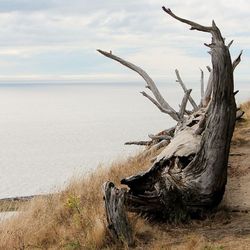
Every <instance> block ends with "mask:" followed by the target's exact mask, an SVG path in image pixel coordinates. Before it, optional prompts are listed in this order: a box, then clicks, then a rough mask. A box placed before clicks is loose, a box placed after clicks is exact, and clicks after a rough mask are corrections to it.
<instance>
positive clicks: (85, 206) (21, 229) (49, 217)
mask: <svg viewBox="0 0 250 250" xmlns="http://www.w3.org/2000/svg"><path fill="white" fill-rule="evenodd" d="M151 157H152V156H151ZM151 157H148V158H147V159H142V158H140V157H138V156H137V157H133V158H129V159H127V160H126V161H123V162H115V163H113V164H112V165H111V167H110V168H108V169H107V168H104V167H99V168H98V169H97V171H96V172H95V173H93V174H91V175H89V176H88V177H85V178H84V179H82V180H74V181H72V182H71V184H70V185H69V186H68V187H67V189H66V190H65V191H63V192H61V193H59V194H53V195H49V196H46V197H42V198H36V199H34V200H32V201H31V202H28V203H27V204H25V205H24V206H23V207H22V208H21V210H20V215H19V216H17V217H16V218H13V219H9V220H7V221H6V222H5V223H1V224H0V239H1V241H0V249H5V250H7V249H99V248H102V247H103V246H104V245H105V246H106V247H107V246H110V245H111V244H110V241H109V237H108V235H107V232H106V229H105V228H106V227H105V216H104V209H103V200H102V193H101V186H102V184H103V183H104V182H105V181H107V180H112V181H113V182H115V183H116V184H117V185H119V181H120V179H121V178H122V177H124V176H129V175H132V174H134V173H136V172H138V169H145V167H147V166H149V164H150V159H151Z"/></svg>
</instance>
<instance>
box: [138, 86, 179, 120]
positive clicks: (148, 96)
mask: <svg viewBox="0 0 250 250" xmlns="http://www.w3.org/2000/svg"><path fill="white" fill-rule="evenodd" d="M141 94H142V95H143V96H145V97H146V98H148V99H149V100H150V101H151V102H152V103H153V104H154V105H155V106H156V107H157V108H158V109H159V110H160V111H161V112H163V113H165V114H168V115H170V116H171V117H172V118H173V119H174V120H176V121H179V120H180V118H179V116H178V114H177V113H176V112H172V110H168V109H165V108H163V107H162V106H161V105H160V104H159V103H158V102H157V101H156V100H155V99H154V98H153V97H151V96H150V95H148V94H147V93H146V92H144V91H142V92H141Z"/></svg>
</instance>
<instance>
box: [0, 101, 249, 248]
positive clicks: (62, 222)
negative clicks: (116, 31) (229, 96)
mask: <svg viewBox="0 0 250 250" xmlns="http://www.w3.org/2000/svg"><path fill="white" fill-rule="evenodd" d="M242 108H243V110H244V111H245V112H246V113H245V120H244V121H243V122H240V123H239V124H238V126H237V128H236V131H235V135H234V142H235V143H245V140H246V136H245V137H242V131H243V130H244V129H245V128H247V127H248V128H249V124H250V119H249V118H250V102H248V103H246V104H243V105H242ZM249 137H250V135H249ZM249 140H250V139H249ZM152 157H153V156H152V155H151V156H148V157H147V158H146V159H142V158H140V157H139V156H136V157H132V158H129V159H126V160H124V161H120V162H114V163H113V164H112V165H111V166H110V167H109V168H104V167H99V168H98V169H97V171H95V173H93V174H92V175H89V176H87V177H85V178H83V179H81V180H73V181H72V182H71V184H70V185H69V186H68V187H67V189H66V190H65V191H63V192H60V193H58V194H52V195H48V196H46V197H39V198H36V199H34V200H32V201H30V202H27V203H26V204H24V205H22V207H21V208H20V215H19V216H17V217H14V218H12V219H9V220H6V221H5V222H3V223H0V249H1V250H2V249H3V250H8V249H11V250H12V249H68V250H73V249H126V248H127V247H126V246H121V245H119V246H117V245H115V244H113V243H112V241H111V239H110V238H109V234H108V232H107V231H106V225H105V214H104V209H103V200H102V193H101V185H102V184H103V183H104V182H105V181H107V180H112V181H113V182H115V183H116V185H119V181H120V179H121V178H122V177H124V176H129V175H132V174H134V173H137V172H138V171H139V170H143V169H145V168H148V166H149V165H150V159H151V158H152ZM0 205H1V204H0ZM2 206H4V204H2ZM5 206H6V205H5ZM131 216H132V217H133V218H132V220H131V221H133V227H134V232H135V239H136V248H135V249H143V250H144V249H145V250H146V249H150V250H151V249H155V250H156V249H180V250H182V249H183V250H184V249H187V250H189V249H190V250H191V249H204V250H215V249H217V250H222V249H249V248H248V247H249V245H250V239H249V237H247V238H244V239H239V238H237V240H236V238H235V237H231V236H230V237H231V238H230V237H229V238H227V237H226V238H225V237H224V238H222V239H221V240H217V241H216V242H215V243H213V242H211V241H209V240H208V238H207V236H208V233H207V232H209V231H202V230H203V228H204V227H208V228H210V227H209V226H207V224H206V223H205V224H199V226H198V227H197V226H196V225H195V226H190V228H189V225H188V226H176V228H175V226H174V225H170V226H169V225H157V224H155V225H154V224H152V223H148V222H147V221H145V220H144V219H142V218H138V217H136V216H135V215H131ZM220 219H221V218H220ZM225 220H227V219H225ZM209 223H211V222H209ZM209 223H208V224H209ZM212 223H214V222H212ZM220 223H221V221H220ZM221 225H222V224H218V228H220V227H221ZM223 225H224V224H223ZM225 225H226V224H225ZM201 229H202V230H201ZM209 230H210V229H209ZM217 234H218V233H217ZM235 247H236V248H235Z"/></svg>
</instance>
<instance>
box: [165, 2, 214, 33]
mask: <svg viewBox="0 0 250 250" xmlns="http://www.w3.org/2000/svg"><path fill="white" fill-rule="evenodd" d="M162 9H163V10H164V11H165V12H166V13H167V14H169V15H170V16H172V17H173V18H175V19H176V20H178V21H180V22H182V23H186V24H188V25H190V26H191V28H190V29H191V30H199V31H203V32H211V31H212V30H213V27H212V26H211V27H208V26H203V25H200V24H198V23H195V22H192V21H190V20H187V19H184V18H181V17H178V16H176V15H175V14H174V13H173V12H172V11H171V10H170V9H167V8H166V7H164V6H163V7H162Z"/></svg>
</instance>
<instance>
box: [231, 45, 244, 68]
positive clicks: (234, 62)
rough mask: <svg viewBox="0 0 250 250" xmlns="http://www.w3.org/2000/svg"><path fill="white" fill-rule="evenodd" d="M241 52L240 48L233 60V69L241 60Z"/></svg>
mask: <svg viewBox="0 0 250 250" xmlns="http://www.w3.org/2000/svg"><path fill="white" fill-rule="evenodd" d="M242 53H243V50H241V52H240V54H239V55H238V57H237V58H236V59H235V60H234V61H233V70H235V68H236V67H237V66H238V64H239V63H240V61H241V55H242Z"/></svg>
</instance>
